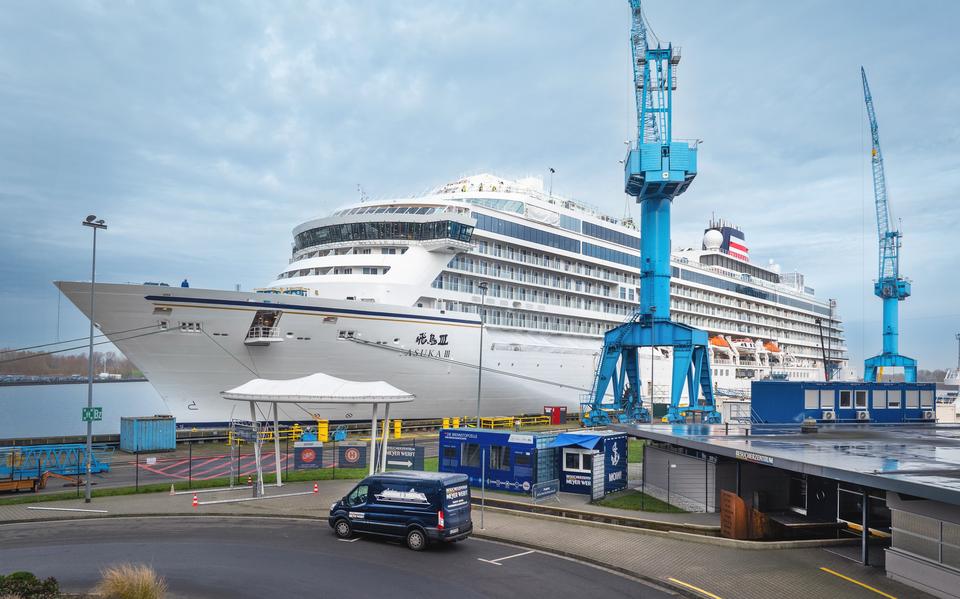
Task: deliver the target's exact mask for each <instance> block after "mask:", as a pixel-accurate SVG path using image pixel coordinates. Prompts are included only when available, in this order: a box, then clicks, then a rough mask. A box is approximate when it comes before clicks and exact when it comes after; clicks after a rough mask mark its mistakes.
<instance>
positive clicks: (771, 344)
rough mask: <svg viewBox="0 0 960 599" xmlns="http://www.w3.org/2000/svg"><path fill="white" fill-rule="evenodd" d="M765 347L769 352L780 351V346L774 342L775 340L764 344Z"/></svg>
mask: <svg viewBox="0 0 960 599" xmlns="http://www.w3.org/2000/svg"><path fill="white" fill-rule="evenodd" d="M763 348H764V349H765V350H767V351H768V352H773V353H775V354H779V353H780V346H779V345H777V344H776V343H774V342H773V341H767V342H766V343H764V344H763Z"/></svg>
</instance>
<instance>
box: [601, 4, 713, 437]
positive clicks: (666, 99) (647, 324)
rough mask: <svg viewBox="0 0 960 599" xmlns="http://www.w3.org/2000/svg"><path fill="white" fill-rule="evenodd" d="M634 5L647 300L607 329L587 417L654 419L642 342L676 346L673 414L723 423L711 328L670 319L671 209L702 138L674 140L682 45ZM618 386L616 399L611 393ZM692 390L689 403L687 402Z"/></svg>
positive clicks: (633, 155)
mask: <svg viewBox="0 0 960 599" xmlns="http://www.w3.org/2000/svg"><path fill="white" fill-rule="evenodd" d="M630 8H631V10H632V27H631V51H632V56H633V80H634V87H635V91H636V105H637V143H636V144H635V145H634V146H633V147H631V148H630V151H629V153H628V154H627V157H626V159H625V160H624V189H625V191H626V193H627V194H628V195H631V196H633V197H635V198H636V199H637V202H638V203H640V227H641V231H640V233H641V240H640V307H639V308H638V309H637V310H636V311H635V312H634V313H633V315H632V316H631V318H630V319H629V320H628V321H627V322H625V323H624V324H622V325H620V326H618V327H616V328H614V329H612V330H610V331H608V332H607V333H606V335H605V336H604V345H603V351H602V354H601V356H600V360H599V363H598V365H597V372H596V376H595V379H594V385H593V390H592V392H591V396H590V401H589V402H588V403H587V404H586V405H585V406H583V408H584V409H583V412H584V413H585V417H584V422H585V424H587V425H603V424H607V423H609V422H610V421H611V420H612V419H613V418H616V419H618V420H620V421H621V422H624V421H626V422H649V421H650V410H649V408H648V407H646V406H645V405H644V402H643V399H642V385H641V381H640V367H639V359H640V352H639V349H640V348H641V347H648V348H650V351H651V352H653V351H655V348H657V347H670V348H671V350H672V353H673V370H672V376H671V380H670V389H671V395H670V406H669V408H668V411H667V420H668V421H670V422H685V421H686V417H685V414H693V413H699V414H700V416H701V420H702V421H703V422H719V421H720V414H719V413H718V412H717V410H716V405H715V401H714V389H713V383H712V378H711V370H710V365H709V353H708V346H707V343H708V338H707V333H706V331H702V330H700V329H695V328H693V327H690V326H687V325H684V324H680V323H676V322H673V321H671V319H670V208H671V205H672V202H673V199H674V198H675V197H677V196H678V195H680V194H682V193H683V192H684V191H686V190H687V188H688V187H689V186H690V183H692V182H693V179H694V177H696V175H697V144H696V142H693V143H690V142H686V141H679V140H678V141H674V140H673V91H674V90H675V89H676V68H677V65H678V64H679V62H680V49H679V48H676V47H674V46H673V45H672V44H668V45H667V46H666V47H662V46H661V45H659V44H658V45H657V47H656V48H651V47H649V45H648V44H647V41H646V28H645V26H644V22H643V14H642V12H641V8H640V1H639V0H630ZM651 376H652V366H651ZM611 387H612V389H613V393H612V400H611V399H610V398H608V396H607V390H608V389H609V388H611ZM684 389H687V391H688V397H689V402H688V404H689V405H688V406H685V407H681V406H680V400H681V397H682V395H683V392H684ZM652 392H653V389H652V385H651V393H652Z"/></svg>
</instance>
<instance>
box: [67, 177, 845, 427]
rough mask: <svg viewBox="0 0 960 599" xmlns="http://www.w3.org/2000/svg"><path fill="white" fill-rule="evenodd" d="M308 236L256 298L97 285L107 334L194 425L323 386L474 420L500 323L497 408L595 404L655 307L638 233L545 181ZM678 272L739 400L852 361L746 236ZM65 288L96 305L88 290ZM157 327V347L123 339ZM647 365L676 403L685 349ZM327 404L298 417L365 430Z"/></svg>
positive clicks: (340, 217) (679, 291)
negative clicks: (594, 394)
mask: <svg viewBox="0 0 960 599" xmlns="http://www.w3.org/2000/svg"><path fill="white" fill-rule="evenodd" d="M732 231H736V233H737V234H733V233H732ZM293 238H294V242H293V247H292V251H291V257H290V259H289V263H288V264H287V266H286V267H285V268H284V269H283V270H282V272H280V273H278V276H277V278H276V280H274V281H273V282H271V283H270V284H268V285H267V286H266V287H265V288H263V289H261V290H258V291H257V292H235V291H208V290H202V289H196V288H179V287H158V286H140V285H102V286H101V285H99V284H98V286H97V301H96V305H97V312H98V314H97V318H96V319H97V322H98V323H100V326H101V329H102V330H103V331H104V332H106V333H107V334H108V337H109V338H110V339H111V340H112V341H114V343H115V344H116V345H117V346H118V347H119V348H120V349H121V350H122V351H123V352H124V353H125V354H126V355H127V357H129V358H130V359H131V360H132V361H133V362H134V363H135V364H137V366H138V367H139V368H140V369H141V370H143V372H144V373H145V375H146V376H147V377H148V378H149V379H150V381H151V383H152V384H153V385H154V386H155V387H156V388H157V390H158V391H159V392H160V394H161V395H162V396H163V397H164V399H165V400H166V401H167V403H168V405H169V406H170V409H171V411H172V412H173V413H174V414H175V415H177V417H178V418H179V419H180V421H181V422H225V421H228V420H229V419H230V416H231V414H230V410H231V408H232V405H230V402H226V401H224V400H221V399H220V398H219V395H218V392H219V391H221V390H223V389H227V388H231V387H233V386H236V385H238V384H242V383H243V382H245V381H247V380H249V379H250V378H254V377H255V376H256V377H266V378H285V377H289V378H293V377H297V376H304V375H307V374H312V373H314V372H325V373H327V374H330V375H333V376H338V377H341V378H347V379H353V380H374V379H375V380H386V381H388V382H390V383H391V384H393V385H395V386H397V387H399V388H401V389H404V390H406V391H408V392H411V393H413V394H415V395H416V396H417V400H416V401H414V402H413V403H411V404H409V406H408V407H405V408H403V409H404V410H406V412H405V413H403V414H400V415H398V416H397V417H400V418H404V417H406V418H410V417H434V416H446V415H458V414H468V413H472V412H474V411H475V409H476V408H475V406H476V404H475V402H476V377H477V363H478V361H479V353H480V348H479V329H480V324H481V312H482V320H483V324H484V327H485V331H484V337H483V340H484V341H483V342H484V348H483V352H484V353H483V370H484V374H483V397H482V401H481V406H482V409H483V412H484V413H486V414H516V413H524V412H526V413H530V412H537V413H539V412H540V411H541V409H542V406H543V405H556V404H565V405H568V406H569V407H570V409H572V410H577V409H579V404H580V401H581V399H582V398H583V396H584V395H585V394H587V393H588V392H589V391H590V387H591V383H592V378H593V373H594V371H595V368H596V361H597V356H598V354H599V352H600V349H601V346H602V335H603V333H604V332H606V331H607V330H609V329H610V328H613V327H615V326H617V325H619V324H620V323H622V322H623V321H624V320H626V319H627V318H628V317H630V315H631V314H632V311H633V310H634V309H635V308H636V305H637V301H638V297H639V275H640V272H639V254H638V251H637V248H639V244H640V239H639V233H638V232H637V230H636V227H635V226H634V225H633V223H632V222H631V221H630V220H629V219H622V220H620V219H615V218H611V217H608V216H605V215H603V214H602V213H601V212H600V211H599V210H597V209H595V208H592V207H590V206H588V205H586V204H584V203H581V202H577V201H574V200H572V199H568V198H563V197H560V196H555V195H552V194H550V193H547V192H545V191H544V189H543V185H542V181H541V180H539V179H537V178H529V179H520V180H509V179H505V178H501V177H498V176H495V175H491V174H481V175H474V176H469V177H464V178H462V179H459V180H457V181H455V182H452V183H449V184H445V185H442V186H440V187H438V188H436V189H435V190H433V191H431V192H429V193H426V194H423V195H420V196H416V197H406V198H397V199H392V200H365V201H360V202H357V203H356V204H353V205H348V206H344V207H343V208H341V209H338V210H336V211H335V212H333V213H332V214H331V215H329V216H327V217H324V218H318V219H313V220H310V221H307V222H304V223H302V224H301V225H299V226H297V227H296V228H295V229H294V231H293ZM733 244H737V247H734V245H733ZM671 271H672V272H671V274H672V279H671V285H670V287H671V311H672V313H673V315H674V318H675V319H676V320H677V321H678V322H680V323H685V324H689V325H691V326H695V327H698V328H700V329H704V330H707V331H708V332H709V333H710V335H711V337H710V346H711V350H710V354H711V360H710V364H711V368H712V369H713V370H712V374H713V379H714V383H715V386H716V387H717V391H718V395H719V396H720V397H721V399H722V398H723V397H724V396H728V397H729V396H731V395H743V394H745V393H746V392H747V391H748V390H749V382H750V381H751V380H756V379H762V378H789V379H800V380H822V379H823V378H824V372H825V368H824V358H826V360H827V362H828V364H827V368H826V371H833V370H839V369H840V368H841V367H842V366H844V365H845V364H846V360H847V357H846V347H845V343H844V340H843V329H842V327H841V324H840V320H839V317H838V316H837V314H836V313H835V309H834V306H833V304H832V303H831V302H829V301H826V302H825V301H823V300H820V299H817V298H816V296H815V295H814V292H813V290H812V289H811V288H809V287H807V286H806V285H805V284H804V279H803V276H802V275H800V274H798V273H787V274H784V273H781V272H779V269H778V268H777V267H775V266H771V265H767V266H761V265H757V264H755V263H752V262H750V261H749V254H748V250H747V249H746V240H745V236H744V235H743V234H742V233H741V232H739V229H736V228H735V227H732V226H730V225H727V224H726V223H720V222H711V223H710V226H709V227H708V228H707V230H706V232H705V234H704V237H703V242H702V243H701V244H699V246H698V247H688V248H676V249H675V250H674V253H673V256H672V261H671ZM480 283H486V288H485V289H483V288H482V287H481V285H480ZM59 285H60V287H61V289H62V290H63V291H64V292H65V293H66V294H67V295H68V296H69V297H70V299H71V300H72V301H73V302H74V303H75V304H77V306H78V307H79V308H80V309H81V310H86V305H87V301H88V300H87V299H86V295H87V294H88V293H89V286H88V284H84V283H60V284H59ZM84 290H86V291H84ZM818 321H819V323H818ZM151 324H152V325H154V326H156V327H157V333H158V334H151V335H139V336H137V337H131V336H130V334H113V333H112V332H114V331H127V330H131V329H134V328H136V327H144V326H150V325H151ZM821 331H822V333H821ZM128 337H129V338H128ZM645 351H646V353H644V354H642V356H641V360H640V364H641V377H642V379H643V380H644V381H647V383H646V384H647V385H649V386H650V387H651V389H650V391H652V396H653V400H654V402H658V401H665V400H666V398H667V397H668V395H669V379H670V361H669V360H668V358H669V357H670V355H669V352H670V350H669V348H654V349H653V350H652V351H651V350H645ZM651 371H652V376H651ZM647 396H648V397H649V396H650V394H649V393H648V395H647ZM324 410H325V409H323V408H319V407H317V406H304V407H303V410H302V411H301V413H297V414H294V413H290V414H286V417H287V418H288V419H302V418H303V417H304V415H305V414H304V413H307V412H309V413H311V414H318V415H321V416H323V417H329V418H331V419H351V418H352V417H353V413H352V411H351V410H349V408H337V409H335V410H329V409H327V410H326V411H324Z"/></svg>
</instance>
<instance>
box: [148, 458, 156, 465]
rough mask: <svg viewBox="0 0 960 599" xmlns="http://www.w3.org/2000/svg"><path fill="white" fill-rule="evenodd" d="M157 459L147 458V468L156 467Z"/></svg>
mask: <svg viewBox="0 0 960 599" xmlns="http://www.w3.org/2000/svg"><path fill="white" fill-rule="evenodd" d="M156 465H157V458H147V466H156Z"/></svg>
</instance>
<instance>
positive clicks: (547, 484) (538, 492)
mask: <svg viewBox="0 0 960 599" xmlns="http://www.w3.org/2000/svg"><path fill="white" fill-rule="evenodd" d="M559 492H560V479H554V480H548V481H544V482H542V483H537V484H535V485H533V490H532V492H531V494H532V495H533V501H534V502H536V501H538V500H540V499H547V498H549V497H557V493H559ZM557 501H560V499H559V497H557Z"/></svg>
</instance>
